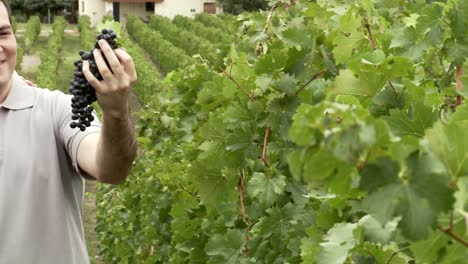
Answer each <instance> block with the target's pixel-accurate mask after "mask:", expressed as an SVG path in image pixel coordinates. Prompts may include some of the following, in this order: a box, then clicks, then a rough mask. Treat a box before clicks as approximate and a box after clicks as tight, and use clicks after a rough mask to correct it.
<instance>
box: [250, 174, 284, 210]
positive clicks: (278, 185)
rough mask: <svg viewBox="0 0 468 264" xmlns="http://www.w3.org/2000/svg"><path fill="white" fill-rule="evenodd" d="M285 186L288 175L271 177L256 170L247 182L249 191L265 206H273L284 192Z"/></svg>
mask: <svg viewBox="0 0 468 264" xmlns="http://www.w3.org/2000/svg"><path fill="white" fill-rule="evenodd" d="M285 188H286V177H284V176H283V175H279V176H275V177H274V178H269V177H266V176H265V174H263V173H258V172H256V173H254V174H253V176H252V178H251V179H250V180H249V182H248V183H247V193H248V194H249V195H250V196H251V197H252V198H255V199H258V200H259V201H260V202H261V203H262V204H263V205H265V206H271V205H272V204H273V203H274V202H275V201H276V199H277V197H278V196H279V195H281V194H283V192H284V190H285Z"/></svg>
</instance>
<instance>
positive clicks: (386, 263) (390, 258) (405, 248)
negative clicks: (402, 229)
mask: <svg viewBox="0 0 468 264" xmlns="http://www.w3.org/2000/svg"><path fill="white" fill-rule="evenodd" d="M408 248H410V247H404V248H401V249H399V250H397V251H395V252H393V253H392V255H391V256H390V257H389V258H388V259H387V261H386V262H385V264H390V261H392V259H393V257H395V256H396V255H398V253H400V252H402V251H405V250H407V249H408Z"/></svg>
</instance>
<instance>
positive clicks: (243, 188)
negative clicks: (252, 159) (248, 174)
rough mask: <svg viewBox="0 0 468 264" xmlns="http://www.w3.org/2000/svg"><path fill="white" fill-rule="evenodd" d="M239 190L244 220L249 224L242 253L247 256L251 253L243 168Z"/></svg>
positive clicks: (238, 185)
mask: <svg viewBox="0 0 468 264" xmlns="http://www.w3.org/2000/svg"><path fill="white" fill-rule="evenodd" d="M237 190H238V192H239V202H240V206H241V213H242V219H243V220H244V223H245V224H246V225H247V227H246V228H245V232H246V233H247V236H246V237H245V246H244V249H243V250H242V253H243V254H244V256H247V255H248V254H249V248H248V247H247V242H248V241H249V216H248V215H247V211H246V210H245V205H244V190H245V184H244V170H243V169H242V170H241V171H240V172H239V183H238V184H237Z"/></svg>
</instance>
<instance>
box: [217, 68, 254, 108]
mask: <svg viewBox="0 0 468 264" xmlns="http://www.w3.org/2000/svg"><path fill="white" fill-rule="evenodd" d="M221 70H222V71H223V74H224V75H225V76H226V77H228V78H229V79H230V80H231V81H232V82H233V83H234V84H235V85H236V86H237V88H239V90H241V91H242V92H243V93H244V94H245V95H247V97H248V98H249V100H250V101H251V102H253V101H254V97H253V96H252V95H251V94H249V93H248V92H247V91H246V90H245V89H244V88H243V87H242V86H241V85H240V84H239V83H238V82H237V81H236V80H235V79H234V77H232V76H231V75H230V74H229V73H227V72H226V71H225V70H224V69H222V68H221Z"/></svg>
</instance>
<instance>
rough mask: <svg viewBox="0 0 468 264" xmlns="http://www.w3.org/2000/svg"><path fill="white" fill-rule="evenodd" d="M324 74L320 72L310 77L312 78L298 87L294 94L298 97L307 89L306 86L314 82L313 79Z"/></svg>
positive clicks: (322, 71)
mask: <svg viewBox="0 0 468 264" xmlns="http://www.w3.org/2000/svg"><path fill="white" fill-rule="evenodd" d="M324 72H325V70H321V71H319V72H317V73H316V74H314V75H313V76H312V78H310V79H309V80H308V81H307V82H305V83H304V84H303V85H301V87H299V90H297V91H296V92H295V93H294V94H295V95H298V94H299V93H300V92H302V90H304V89H305V88H306V87H307V85H309V84H310V83H311V82H312V81H314V80H315V79H317V78H318V77H320V76H321V75H322V74H323V73H324Z"/></svg>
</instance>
